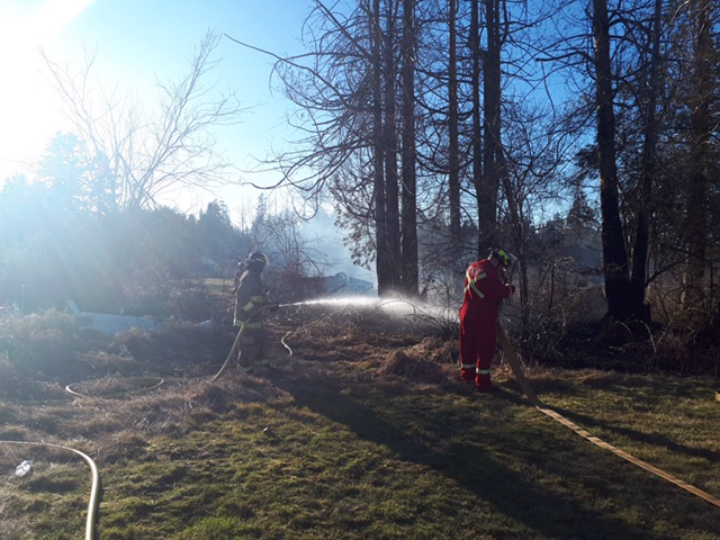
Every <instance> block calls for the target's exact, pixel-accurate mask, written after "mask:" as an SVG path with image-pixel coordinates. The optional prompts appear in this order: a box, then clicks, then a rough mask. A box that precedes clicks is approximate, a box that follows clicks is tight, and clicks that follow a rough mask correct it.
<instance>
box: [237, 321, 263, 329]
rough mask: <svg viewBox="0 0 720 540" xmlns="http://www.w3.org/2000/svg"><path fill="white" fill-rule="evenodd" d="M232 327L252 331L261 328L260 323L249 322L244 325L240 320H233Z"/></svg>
mask: <svg viewBox="0 0 720 540" xmlns="http://www.w3.org/2000/svg"><path fill="white" fill-rule="evenodd" d="M233 326H244V327H245V328H249V329H254V328H262V327H263V326H262V323H261V322H250V323H246V322H243V321H242V320H241V319H235V320H234V321H233Z"/></svg>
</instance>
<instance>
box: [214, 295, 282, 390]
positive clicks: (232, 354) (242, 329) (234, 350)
mask: <svg viewBox="0 0 720 540" xmlns="http://www.w3.org/2000/svg"><path fill="white" fill-rule="evenodd" d="M276 305H277V304H276ZM285 305H286V306H287V305H290V304H285ZM271 307H273V305H272V304H268V305H265V306H261V307H260V308H258V310H257V313H262V312H263V311H265V310H266V309H269V308H271ZM245 328H247V325H245V324H243V325H242V326H241V327H240V330H239V331H238V333H237V336H235V341H234V342H233V345H232V348H231V349H230V352H229V353H228V355H227V358H226V359H225V362H224V363H223V365H222V367H221V368H220V371H218V372H217V373H216V374H215V376H214V377H213V378H212V379H211V381H212V382H215V381H217V380H218V379H219V378H220V377H221V376H222V374H223V373H225V371H226V370H227V368H228V366H230V362H231V361H232V359H233V358H235V357H236V356H237V353H238V349H239V348H240V338H241V337H242V336H243V334H244V333H245Z"/></svg>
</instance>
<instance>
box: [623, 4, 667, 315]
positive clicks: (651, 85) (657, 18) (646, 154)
mask: <svg viewBox="0 0 720 540" xmlns="http://www.w3.org/2000/svg"><path fill="white" fill-rule="evenodd" d="M662 4H663V0H655V12H654V15H653V22H652V24H653V26H652V38H653V42H652V51H651V58H650V73H649V75H648V84H647V87H646V92H647V103H646V107H647V109H646V113H645V130H644V131H645V134H644V135H645V137H644V139H645V140H644V142H643V148H642V180H641V184H640V186H639V194H638V201H639V209H638V214H637V228H636V232H635V245H634V249H633V260H632V274H631V276H630V303H631V305H630V313H631V315H632V316H633V317H635V318H638V319H640V320H642V321H644V322H646V323H649V322H650V312H649V306H646V305H645V287H646V281H647V262H648V248H649V244H650V228H649V221H650V215H651V210H650V205H651V198H652V184H653V180H654V178H655V175H656V174H657V172H656V169H657V168H656V163H657V156H656V152H657V140H658V126H657V101H658V80H659V75H660V61H661V57H660V52H661V51H660V35H661V32H662V27H661V24H662Z"/></svg>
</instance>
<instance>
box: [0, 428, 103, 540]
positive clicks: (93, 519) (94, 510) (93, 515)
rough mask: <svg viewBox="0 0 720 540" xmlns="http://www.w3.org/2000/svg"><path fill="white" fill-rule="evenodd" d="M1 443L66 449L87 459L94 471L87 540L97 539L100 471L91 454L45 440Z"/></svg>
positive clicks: (86, 461)
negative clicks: (45, 441)
mask: <svg viewBox="0 0 720 540" xmlns="http://www.w3.org/2000/svg"><path fill="white" fill-rule="evenodd" d="M0 444H12V445H26V446H44V447H47V448H55V449H58V450H66V451H68V452H73V453H74V454H76V455H78V456H80V457H81V458H82V459H84V460H85V463H87V465H88V466H89V467H90V472H91V473H92V487H91V488H90V501H89V502H88V515H87V520H86V522H85V540H95V538H96V536H95V525H96V524H97V516H98V509H99V507H100V489H101V484H100V473H98V468H97V465H95V462H94V461H93V460H92V458H91V457H90V456H88V455H87V454H85V453H84V452H81V451H80V450H76V449H75V448H70V447H69V446H61V445H59V444H50V443H44V442H28V441H0Z"/></svg>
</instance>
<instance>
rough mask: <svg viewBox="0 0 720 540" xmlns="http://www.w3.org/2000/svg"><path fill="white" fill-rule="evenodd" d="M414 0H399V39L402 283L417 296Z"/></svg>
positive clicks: (407, 292)
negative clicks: (401, 29)
mask: <svg viewBox="0 0 720 540" xmlns="http://www.w3.org/2000/svg"><path fill="white" fill-rule="evenodd" d="M414 18H415V0H403V41H402V89H403V92H402V107H403V111H402V116H403V123H402V130H403V131H402V139H403V144H402V188H403V189H402V285H403V292H404V293H405V294H406V295H409V296H411V297H414V296H417V295H418V244H417V194H416V189H417V186H416V177H415V21H414Z"/></svg>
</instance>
